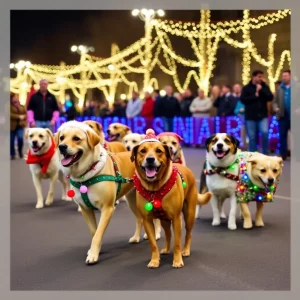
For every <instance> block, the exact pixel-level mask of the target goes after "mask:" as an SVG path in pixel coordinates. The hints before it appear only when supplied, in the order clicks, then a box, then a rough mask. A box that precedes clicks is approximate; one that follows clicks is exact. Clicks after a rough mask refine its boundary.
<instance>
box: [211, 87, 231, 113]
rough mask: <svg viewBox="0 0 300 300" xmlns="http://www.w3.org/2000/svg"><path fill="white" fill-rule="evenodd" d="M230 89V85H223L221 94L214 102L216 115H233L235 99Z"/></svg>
mask: <svg viewBox="0 0 300 300" xmlns="http://www.w3.org/2000/svg"><path fill="white" fill-rule="evenodd" d="M230 91H231V87H230V86H229V85H227V84H225V85H223V86H222V91H221V95H220V96H219V97H218V98H217V99H216V100H215V102H214V107H216V108H217V116H219V117H228V116H233V115H234V108H235V106H236V103H237V100H236V98H234V97H233V96H232V95H231V93H230Z"/></svg>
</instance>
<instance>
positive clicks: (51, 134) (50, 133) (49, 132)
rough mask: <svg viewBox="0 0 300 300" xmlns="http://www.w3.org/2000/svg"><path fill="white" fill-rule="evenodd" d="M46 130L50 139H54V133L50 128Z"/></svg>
mask: <svg viewBox="0 0 300 300" xmlns="http://www.w3.org/2000/svg"><path fill="white" fill-rule="evenodd" d="M45 130H46V132H47V133H48V134H49V135H50V137H53V132H52V131H51V130H50V129H49V128H46V129H45Z"/></svg>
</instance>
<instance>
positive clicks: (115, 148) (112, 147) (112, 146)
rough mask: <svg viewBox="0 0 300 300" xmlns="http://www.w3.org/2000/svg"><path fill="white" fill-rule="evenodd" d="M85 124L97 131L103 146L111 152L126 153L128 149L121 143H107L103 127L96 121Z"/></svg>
mask: <svg viewBox="0 0 300 300" xmlns="http://www.w3.org/2000/svg"><path fill="white" fill-rule="evenodd" d="M83 123H85V124H87V125H89V126H90V127H91V128H92V129H94V130H95V131H96V133H97V134H98V135H99V136H100V138H101V140H100V143H101V145H102V146H103V147H104V148H105V149H106V150H107V151H109V152H112V153H118V152H124V151H126V148H125V146H124V144H123V143H121V142H111V143H110V142H107V141H105V138H104V132H103V128H102V125H101V124H100V123H98V122H96V121H83Z"/></svg>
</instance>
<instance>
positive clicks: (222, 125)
mask: <svg viewBox="0 0 300 300" xmlns="http://www.w3.org/2000/svg"><path fill="white" fill-rule="evenodd" d="M76 120H77V121H79V122H81V121H84V120H94V121H96V122H99V123H100V124H102V126H103V131H104V134H105V135H106V137H107V128H108V126H109V125H110V124H111V123H121V124H124V125H127V126H129V127H130V128H131V130H132V132H137V133H145V131H146V127H147V128H153V130H154V131H155V133H156V134H159V133H161V132H164V122H163V119H162V118H154V119H149V118H148V119H147V120H146V119H145V118H143V117H140V116H139V117H135V118H134V119H132V120H127V119H126V118H118V117H113V118H112V117H106V118H103V119H101V118H100V117H77V118H76ZM64 122H66V118H65V117H60V118H59V119H58V120H57V123H56V125H55V128H54V130H57V128H58V127H59V126H60V125H62V124H63V123H64ZM269 124H270V127H269V134H268V136H269V144H270V150H274V151H278V149H279V129H278V121H277V119H276V117H271V118H270V119H269ZM242 125H243V124H242V121H241V119H240V118H239V117H235V116H233V117H227V118H219V117H210V118H207V117H205V118H193V117H190V118H181V117H177V118H174V120H173V126H174V132H175V133H177V134H179V135H180V136H182V138H183V139H184V143H185V144H186V145H194V144H197V145H199V146H204V143H205V140H206V139H207V138H208V137H209V136H211V135H212V134H213V133H216V132H227V133H230V134H232V135H234V136H235V137H236V138H238V139H239V140H240V141H241V142H242V138H241V127H242Z"/></svg>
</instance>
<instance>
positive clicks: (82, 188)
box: [79, 185, 88, 194]
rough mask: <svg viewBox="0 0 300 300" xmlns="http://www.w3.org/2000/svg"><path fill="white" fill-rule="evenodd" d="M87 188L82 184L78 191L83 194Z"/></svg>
mask: <svg viewBox="0 0 300 300" xmlns="http://www.w3.org/2000/svg"><path fill="white" fill-rule="evenodd" d="M87 190H88V188H87V187H86V186H85V185H82V186H81V187H80V189H79V191H80V193H82V194H85V193H86V192H87Z"/></svg>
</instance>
